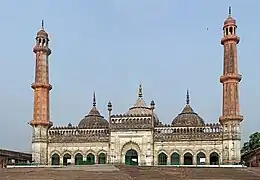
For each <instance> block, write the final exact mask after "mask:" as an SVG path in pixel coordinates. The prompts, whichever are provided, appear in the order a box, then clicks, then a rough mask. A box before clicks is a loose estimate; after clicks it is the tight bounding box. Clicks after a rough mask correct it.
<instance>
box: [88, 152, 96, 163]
mask: <svg viewBox="0 0 260 180" xmlns="http://www.w3.org/2000/svg"><path fill="white" fill-rule="evenodd" d="M87 164H95V155H94V154H92V153H89V154H88V155H87Z"/></svg>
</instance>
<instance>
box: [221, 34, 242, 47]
mask: <svg viewBox="0 0 260 180" xmlns="http://www.w3.org/2000/svg"><path fill="white" fill-rule="evenodd" d="M226 41H235V42H236V43H237V44H238V43H239V41H240V37H238V36H236V35H227V36H224V37H223V38H222V39H221V44H222V45H224V44H225V42H226Z"/></svg>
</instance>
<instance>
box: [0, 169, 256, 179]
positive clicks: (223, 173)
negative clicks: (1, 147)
mask: <svg viewBox="0 0 260 180" xmlns="http://www.w3.org/2000/svg"><path fill="white" fill-rule="evenodd" d="M171 179H172V180H175V179H176V180H182V179H189V180H192V179H193V180H195V179H207V180H215V179H218V180H220V179H222V180H232V179H235V180H240V179H242V180H259V179H260V168H258V169H257V168H244V169H242V168H173V167H131V166H130V167H129V166H118V167H117V168H116V167H111V166H110V167H107V168H106V167H105V166H103V167H94V166H84V167H79V168H77V167H68V168H62V169H61V168H13V169H0V180H171Z"/></svg>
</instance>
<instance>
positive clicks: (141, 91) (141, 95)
mask: <svg viewBox="0 0 260 180" xmlns="http://www.w3.org/2000/svg"><path fill="white" fill-rule="evenodd" d="M138 97H139V98H141V97H143V87H142V83H140V85H139V92H138Z"/></svg>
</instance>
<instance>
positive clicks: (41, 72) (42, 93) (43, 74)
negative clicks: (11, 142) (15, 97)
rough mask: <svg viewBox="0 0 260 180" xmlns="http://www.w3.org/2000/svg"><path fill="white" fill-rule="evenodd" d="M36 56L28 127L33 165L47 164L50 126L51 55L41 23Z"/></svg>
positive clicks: (35, 51)
mask: <svg viewBox="0 0 260 180" xmlns="http://www.w3.org/2000/svg"><path fill="white" fill-rule="evenodd" d="M33 52H34V53H35V55H36V66H35V82H34V83H32V86H31V87H32V89H33V90H34V110H33V120H32V121H31V122H30V125H31V126H32V128H33V135H32V160H33V161H34V162H35V163H39V164H47V163H48V129H49V128H50V127H51V126H52V122H51V121H50V97H49V91H50V90H51V89H52V86H51V85H50V84H49V62H48V57H49V55H50V54H51V50H50V49H49V38H48V33H47V32H46V31H45V30H44V24H43V21H42V27H41V30H40V31H39V32H38V33H37V36H36V45H35V46H34V48H33Z"/></svg>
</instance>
